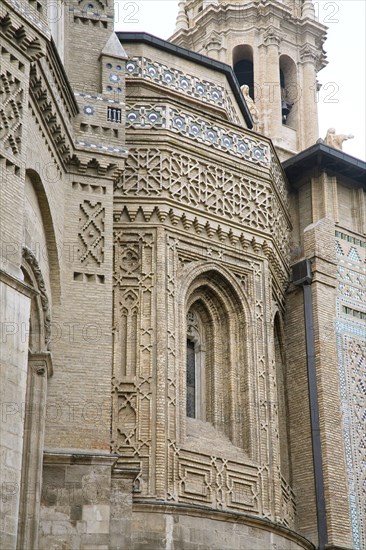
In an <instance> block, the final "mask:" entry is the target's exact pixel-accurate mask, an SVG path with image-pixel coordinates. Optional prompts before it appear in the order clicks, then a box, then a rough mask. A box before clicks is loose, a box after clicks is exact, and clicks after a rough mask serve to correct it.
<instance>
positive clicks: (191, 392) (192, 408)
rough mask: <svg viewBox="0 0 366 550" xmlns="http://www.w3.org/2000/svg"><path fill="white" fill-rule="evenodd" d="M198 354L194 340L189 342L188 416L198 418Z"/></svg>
mask: <svg viewBox="0 0 366 550" xmlns="http://www.w3.org/2000/svg"><path fill="white" fill-rule="evenodd" d="M195 356H196V352H195V344H194V342H192V340H187V416H189V417H190V418H196V357H195Z"/></svg>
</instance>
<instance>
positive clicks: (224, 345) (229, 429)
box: [183, 270, 250, 450]
mask: <svg viewBox="0 0 366 550" xmlns="http://www.w3.org/2000/svg"><path fill="white" fill-rule="evenodd" d="M187 296H188V298H187V302H186V314H185V315H186V330H185V333H184V361H185V369H184V379H183V383H184V386H185V403H184V406H185V415H186V416H187V417H190V418H194V419H197V420H201V421H203V422H209V423H211V424H212V425H213V426H214V428H215V429H216V430H217V431H218V432H221V433H224V434H225V435H226V436H227V437H228V438H229V439H230V440H231V441H232V443H233V444H234V445H236V446H239V447H242V448H244V449H245V450H247V449H248V448H249V441H250V435H249V430H250V422H249V410H248V407H247V408H246V407H245V406H244V403H245V402H246V400H247V399H248V393H249V392H250V384H249V372H248V356H247V353H248V349H247V347H246V342H247V337H246V329H247V326H246V323H245V315H244V309H243V302H242V299H241V298H240V297H239V295H238V294H237V292H236V290H235V289H234V288H233V286H231V284H230V283H229V282H228V281H227V280H226V279H225V278H224V277H222V275H221V274H219V273H218V272H216V271H214V270H212V271H209V272H205V273H203V274H201V275H200V276H199V277H197V278H196V279H194V281H193V282H192V284H191V285H190V286H189V289H188V295H187Z"/></svg>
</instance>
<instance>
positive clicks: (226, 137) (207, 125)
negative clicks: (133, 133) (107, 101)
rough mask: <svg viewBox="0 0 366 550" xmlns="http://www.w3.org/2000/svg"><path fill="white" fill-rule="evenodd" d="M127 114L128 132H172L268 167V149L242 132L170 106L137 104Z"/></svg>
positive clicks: (254, 138)
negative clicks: (133, 130) (144, 130)
mask: <svg viewBox="0 0 366 550" xmlns="http://www.w3.org/2000/svg"><path fill="white" fill-rule="evenodd" d="M126 110H127V115H126V125H127V128H134V129H140V128H143V129H146V130H148V129H154V128H159V129H165V130H171V131H172V132H174V133H176V134H179V135H181V136H184V137H186V138H189V139H191V140H193V141H197V142H199V143H203V144H204V145H208V146H209V147H213V148H214V149H219V150H221V151H223V152H226V153H229V154H230V155H233V156H236V157H240V158H244V159H246V160H249V161H250V162H253V163H255V164H260V165H262V166H265V167H268V166H269V165H270V163H271V154H270V148H269V145H268V144H267V143H264V142H262V141H260V140H259V139H257V138H256V137H254V136H252V135H250V134H249V133H244V131H243V132H242V133H241V132H234V131H233V130H231V129H230V128H225V127H224V126H218V125H216V124H213V123H212V122H211V121H209V120H205V119H204V118H202V117H197V116H194V115H193V114H191V113H188V112H184V111H182V110H180V109H176V108H173V107H170V106H169V105H161V104H158V105H151V104H141V103H139V104H134V105H130V106H128V105H127V106H126ZM282 179H283V178H282Z"/></svg>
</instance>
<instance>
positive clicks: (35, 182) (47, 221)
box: [26, 168, 61, 304]
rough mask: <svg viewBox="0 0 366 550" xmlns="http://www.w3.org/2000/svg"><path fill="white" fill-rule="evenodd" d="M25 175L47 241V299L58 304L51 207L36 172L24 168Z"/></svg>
mask: <svg viewBox="0 0 366 550" xmlns="http://www.w3.org/2000/svg"><path fill="white" fill-rule="evenodd" d="M26 176H28V181H29V182H30V184H31V186H32V187H33V189H34V192H35V194H36V196H37V200H38V205H39V209H40V212H41V217H42V227H43V230H44V234H45V238H46V243H47V261H48V263H49V279H50V290H51V296H50V297H49V300H50V301H52V303H53V304H58V303H60V299H61V283H60V262H59V255H58V247H57V241H56V234H55V228H54V223H53V218H52V213H51V208H50V204H49V200H48V197H47V193H46V190H45V187H44V185H43V182H42V179H41V177H40V175H39V174H38V172H36V171H35V170H33V169H31V168H29V169H27V170H26Z"/></svg>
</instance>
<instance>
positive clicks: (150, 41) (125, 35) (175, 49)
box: [116, 32, 253, 130]
mask: <svg viewBox="0 0 366 550" xmlns="http://www.w3.org/2000/svg"><path fill="white" fill-rule="evenodd" d="M116 34H117V37H118V39H119V40H120V42H121V44H122V45H123V44H128V43H129V44H132V43H135V44H147V45H149V46H153V47H155V48H157V49H159V50H163V51H165V52H167V53H169V54H173V55H176V56H177V57H179V58H181V59H186V60H188V61H191V62H192V63H196V64H198V65H202V66H203V67H207V68H209V69H212V70H214V71H219V72H221V73H224V74H225V75H226V77H227V79H228V82H229V84H230V87H231V89H232V91H233V94H234V96H235V99H236V101H237V103H238V105H239V108H240V111H241V113H242V115H243V117H244V120H245V122H246V124H247V126H248V128H249V130H251V129H252V128H253V118H252V115H251V113H250V111H249V108H248V105H247V104H246V101H245V99H244V96H243V94H242V93H241V90H240V86H239V83H238V81H237V79H236V76H235V73H234V71H233V69H232V68H231V67H230V65H227V64H226V63H222V62H221V61H216V59H211V58H210V57H207V56H206V55H202V54H200V53H196V52H192V51H191V50H188V49H187V48H183V47H182V46H176V45H175V44H172V43H170V42H167V41H166V40H163V39H162V38H158V37H157V36H153V35H152V34H148V33H146V32H117V33H116Z"/></svg>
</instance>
